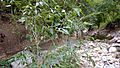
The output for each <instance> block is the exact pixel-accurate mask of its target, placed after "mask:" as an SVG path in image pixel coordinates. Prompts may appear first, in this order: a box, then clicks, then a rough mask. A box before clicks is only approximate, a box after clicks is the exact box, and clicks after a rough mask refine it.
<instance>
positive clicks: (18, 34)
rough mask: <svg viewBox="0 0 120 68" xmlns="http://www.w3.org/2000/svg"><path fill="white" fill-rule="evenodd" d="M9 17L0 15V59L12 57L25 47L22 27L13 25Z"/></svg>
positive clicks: (25, 31)
mask: <svg viewBox="0 0 120 68" xmlns="http://www.w3.org/2000/svg"><path fill="white" fill-rule="evenodd" d="M10 18H11V15H10V14H6V13H0V59H1V58H4V57H7V56H9V55H13V54H15V53H17V52H18V51H20V50H22V49H24V47H26V46H27V44H28V41H26V40H25V36H26V34H27V30H26V29H25V26H24V25H21V24H18V23H13V22H12V21H11V19H10Z"/></svg>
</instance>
